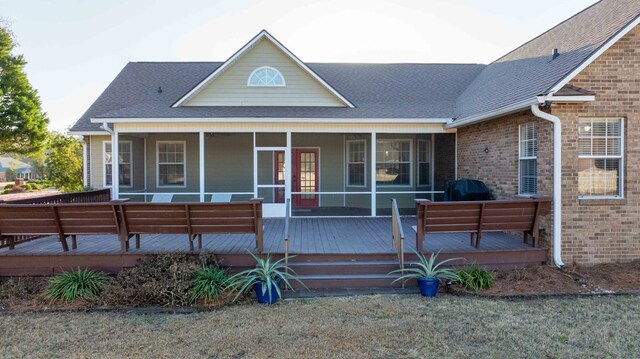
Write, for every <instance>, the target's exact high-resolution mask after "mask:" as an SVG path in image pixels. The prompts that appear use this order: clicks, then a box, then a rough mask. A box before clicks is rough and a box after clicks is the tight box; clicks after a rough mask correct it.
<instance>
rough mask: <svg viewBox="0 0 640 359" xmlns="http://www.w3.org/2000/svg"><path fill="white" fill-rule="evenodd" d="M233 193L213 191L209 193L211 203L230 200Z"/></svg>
mask: <svg viewBox="0 0 640 359" xmlns="http://www.w3.org/2000/svg"><path fill="white" fill-rule="evenodd" d="M231 196H233V193H213V194H212V195H211V203H229V202H231Z"/></svg>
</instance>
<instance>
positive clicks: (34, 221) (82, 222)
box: [0, 200, 123, 252]
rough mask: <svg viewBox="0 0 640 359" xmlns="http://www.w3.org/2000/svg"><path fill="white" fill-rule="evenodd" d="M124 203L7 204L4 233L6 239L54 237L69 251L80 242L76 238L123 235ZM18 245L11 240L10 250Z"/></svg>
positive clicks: (0, 222) (0, 217)
mask: <svg viewBox="0 0 640 359" xmlns="http://www.w3.org/2000/svg"><path fill="white" fill-rule="evenodd" d="M122 202H123V200H116V201H111V202H96V203H69V204H60V203H58V204H3V205H0V234H1V235H2V236H10V238H13V237H14V236H24V235H42V236H46V235H54V236H58V238H59V240H60V243H61V244H62V249H63V250H64V251H65V252H67V251H69V244H68V243H67V238H68V237H71V241H72V248H73V249H76V248H77V247H78V243H77V240H76V236H78V235H81V234H82V235H84V234H86V235H89V234H114V235H119V234H120V226H119V222H118V213H117V211H118V207H119V205H120V204H121V203H122ZM14 247H15V243H14V242H13V240H11V239H10V244H9V249H14Z"/></svg>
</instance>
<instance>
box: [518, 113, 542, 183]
mask: <svg viewBox="0 0 640 359" xmlns="http://www.w3.org/2000/svg"><path fill="white" fill-rule="evenodd" d="M519 137H520V147H519V148H520V149H519V150H518V156H519V161H518V167H519V169H518V172H519V175H518V193H519V194H523V195H531V194H536V193H538V139H537V136H536V125H535V124H534V123H533V122H529V123H525V124H523V125H520V136H519Z"/></svg>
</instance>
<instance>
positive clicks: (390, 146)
mask: <svg viewBox="0 0 640 359" xmlns="http://www.w3.org/2000/svg"><path fill="white" fill-rule="evenodd" d="M376 184H377V185H383V186H384V185H391V186H393V185H400V186H410V185H411V140H379V141H377V142H376Z"/></svg>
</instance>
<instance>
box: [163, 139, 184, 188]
mask: <svg viewBox="0 0 640 359" xmlns="http://www.w3.org/2000/svg"><path fill="white" fill-rule="evenodd" d="M185 157H186V156H185V142H177V141H161V142H158V186H180V187H183V186H185V184H186V182H185Z"/></svg>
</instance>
